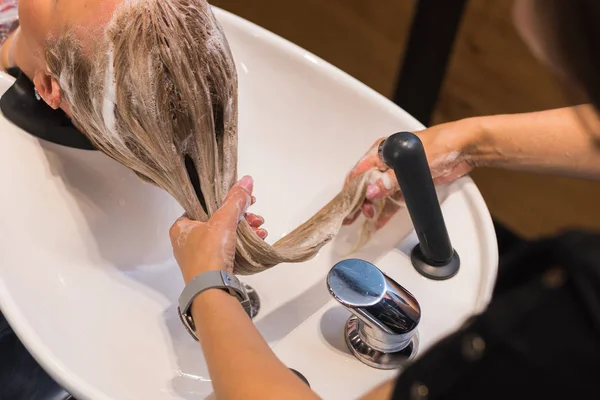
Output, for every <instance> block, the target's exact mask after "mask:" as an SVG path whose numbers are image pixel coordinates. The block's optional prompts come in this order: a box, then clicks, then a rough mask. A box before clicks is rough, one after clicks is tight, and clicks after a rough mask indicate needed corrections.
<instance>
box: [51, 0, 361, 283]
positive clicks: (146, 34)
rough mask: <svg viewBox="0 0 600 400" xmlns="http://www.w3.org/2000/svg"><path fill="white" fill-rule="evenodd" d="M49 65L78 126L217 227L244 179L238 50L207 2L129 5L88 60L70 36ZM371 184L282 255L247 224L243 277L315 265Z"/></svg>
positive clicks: (317, 219) (240, 265)
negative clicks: (215, 217)
mask: <svg viewBox="0 0 600 400" xmlns="http://www.w3.org/2000/svg"><path fill="white" fill-rule="evenodd" d="M46 59H47V62H48V65H49V68H50V71H51V73H52V74H54V75H55V77H56V78H57V79H58V81H59V82H60V84H61V89H62V91H63V97H64V98H65V99H66V101H67V103H68V105H69V107H70V111H71V114H72V116H73V121H74V123H75V124H76V126H77V127H78V128H79V129H80V130H81V131H82V132H83V133H84V134H86V136H88V137H89V138H90V140H91V141H92V142H93V143H94V144H95V145H96V146H97V148H99V149H100V150H102V151H103V152H104V153H106V154H107V155H108V156H110V157H112V158H113V159H115V160H117V161H118V162H120V163H122V164H124V165H125V166H127V167H129V168H131V169H132V170H133V171H135V172H136V173H137V174H138V175H139V176H140V177H142V178H143V179H145V180H147V181H149V182H152V183H154V184H155V185H157V186H159V187H161V188H163V189H164V190H166V191H167V192H169V193H170V194H171V195H172V196H173V197H174V198H175V199H176V200H177V201H178V202H179V203H180V204H181V206H182V207H183V208H184V209H185V211H186V213H187V215H188V216H189V217H190V218H192V219H195V220H199V221H206V220H208V219H209V218H210V216H211V215H212V214H213V213H214V212H215V211H216V210H217V209H218V208H219V206H220V205H221V204H222V202H223V199H224V198H225V195H226V194H227V192H228V191H229V189H230V188H231V186H232V185H233V184H234V183H235V182H236V180H237V128H238V126H237V124H238V109H237V104H238V98H237V95H238V94H237V73H236V68H235V64H234V62H233V57H232V55H231V51H230V49H229V45H228V43H227V40H226V38H225V36H224V34H223V31H222V29H221V27H220V25H219V24H218V22H217V21H216V19H215V17H214V15H213V13H212V10H211V8H210V6H209V5H208V4H207V3H206V1H204V0H169V1H165V0H145V1H143V2H140V1H133V0H132V1H126V2H124V3H123V4H121V5H120V6H119V7H118V8H117V10H116V11H115V13H114V16H113V18H112V21H111V23H110V24H109V25H108V26H107V28H106V32H105V35H104V37H103V38H102V40H98V41H97V42H96V43H95V45H94V48H93V49H91V50H88V51H87V52H86V53H84V51H83V49H82V48H81V46H79V44H78V42H77V40H76V38H75V35H73V34H67V35H64V36H63V37H61V38H59V39H56V40H53V41H51V43H49V46H48V51H47V54H46ZM186 163H187V164H188V166H189V165H190V163H191V164H193V167H194V168H195V170H196V171H197V172H198V183H199V187H200V189H201V193H196V191H195V189H194V182H192V178H190V176H189V175H188V172H187V171H188V170H187V169H186ZM368 175H369V174H365V175H363V176H361V177H359V178H357V179H355V180H354V181H352V182H350V184H349V185H347V186H346V187H345V188H344V189H343V191H342V192H341V193H340V194H338V195H337V196H336V197H335V198H334V199H333V200H332V201H331V202H330V203H329V204H327V205H326V206H325V207H324V208H323V209H321V210H320V211H319V212H318V213H317V214H315V215H314V216H313V217H312V218H310V219H309V220H308V221H307V222H305V223H304V224H302V225H301V226H299V227H298V228H296V229H295V230H293V231H292V232H291V233H289V234H288V235H286V236H285V237H284V238H282V239H281V240H279V241H278V242H276V243H275V244H274V245H273V246H271V245H269V244H267V243H266V242H264V241H263V240H262V239H260V238H259V237H258V236H257V235H256V234H255V233H254V232H253V230H252V229H251V227H250V226H249V225H248V223H247V222H246V221H245V220H242V221H241V222H240V224H239V226H238V242H237V248H236V258H235V266H234V271H235V272H236V273H238V274H242V275H244V274H253V273H257V272H260V271H263V270H265V269H267V268H270V267H272V266H274V265H277V264H279V263H282V262H301V261H306V260H308V259H310V258H312V257H314V256H315V255H316V253H317V252H318V251H319V249H320V248H321V247H322V246H323V245H325V244H326V243H328V242H329V241H330V240H331V239H332V238H333V237H334V235H335V234H336V233H337V232H338V231H339V229H340V227H341V225H342V222H343V220H344V219H345V218H346V217H347V216H349V215H351V214H353V213H354V212H355V211H356V210H358V208H359V207H360V205H361V204H362V202H363V200H364V196H365V191H366V186H367V183H368V181H369V176H368ZM369 230H370V229H369V228H367V229H366V230H365V232H366V234H365V237H366V236H368V232H369Z"/></svg>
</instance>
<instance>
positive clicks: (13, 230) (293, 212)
mask: <svg viewBox="0 0 600 400" xmlns="http://www.w3.org/2000/svg"><path fill="white" fill-rule="evenodd" d="M215 12H216V15H217V18H218V19H219V20H220V21H221V23H222V25H223V27H224V29H225V32H226V34H227V37H228V39H229V41H230V44H231V47H232V51H233V53H234V56H235V59H236V61H237V67H238V73H239V77H240V135H239V137H240V161H239V162H240V166H239V170H240V174H251V175H252V176H253V177H254V178H255V181H256V196H257V198H258V203H257V204H256V205H255V206H254V207H253V209H252V211H254V212H256V213H259V214H261V215H263V216H264V217H265V218H266V221H267V223H266V227H267V228H268V229H269V231H270V238H269V241H271V242H273V241H275V240H276V239H278V238H279V237H281V236H282V235H283V234H284V233H285V232H286V231H288V230H291V229H292V228H294V227H296V226H297V225H298V224H299V223H301V222H302V221H303V220H304V219H306V218H307V217H309V216H311V215H312V213H314V212H315V211H317V210H318V209H319V208H320V207H321V206H323V205H324V204H325V203H326V202H327V201H328V200H330V198H331V197H332V196H333V195H334V194H335V193H336V192H337V191H338V190H339V189H340V185H341V184H342V182H343V179H344V177H345V174H346V173H347V171H348V170H349V169H350V168H351V167H352V165H353V164H354V162H355V161H356V160H357V159H358V158H359V157H360V156H361V155H362V154H363V153H364V152H365V151H366V150H367V149H368V147H369V146H370V145H371V144H372V142H373V141H374V140H375V139H376V138H378V137H381V136H385V135H389V134H392V133H394V132H397V131H401V130H419V129H422V125H420V124H419V123H418V122H417V121H416V120H415V119H413V118H412V117H411V116H409V115H408V114H406V113H405V112H404V111H402V110H401V109H399V108H398V107H396V106H395V105H394V104H392V103H391V102H390V101H388V100H386V99H385V98H384V97H382V96H380V95H378V94H377V93H375V92H374V91H372V90H371V89H369V88H367V87H366V86H364V85H362V84H361V83H359V82H358V81H356V80H354V79H353V78H351V77H349V76H348V75H346V74H344V73H343V72H341V71H339V70H338V69H336V68H334V67H332V66H331V65H329V64H327V63H325V62H323V61H322V60H320V59H318V58H316V57H315V56H313V55H312V54H310V53H307V52H305V51H303V50H302V49H300V48H298V47H296V46H295V45H292V44H291V43H289V42H287V41H285V40H283V39H281V38H279V37H277V36H275V35H273V34H271V33H269V32H267V31H265V30H263V29H261V28H259V27H257V26H255V25H253V24H251V23H249V22H247V21H244V20H242V19H240V18H238V17H236V16H233V15H231V14H229V13H226V12H224V11H221V10H219V9H216V10H215ZM12 81H13V80H12V78H10V77H9V76H7V75H2V76H0V90H1V92H4V91H5V90H6V89H7V88H8V87H9V86H10V85H11V83H12ZM34 117H35V116H32V118H34ZM0 182H1V184H2V191H1V193H0V209H1V211H0V225H1V226H2V229H1V231H0V308H1V309H2V312H3V313H4V314H5V316H6V317H7V319H8V320H9V322H10V324H11V325H12V327H13V328H14V330H15V331H16V333H17V334H18V335H19V337H20V338H21V339H22V341H23V342H24V344H25V345H26V346H27V348H28V349H29V350H30V351H31V352H32V354H33V355H34V356H35V358H36V359H37V360H38V361H39V362H40V363H41V364H42V366H43V367H44V368H45V369H46V370H47V371H48V372H49V373H50V374H51V375H52V376H53V377H54V378H55V379H56V380H57V381H58V382H59V383H61V384H62V385H63V386H64V387H65V388H66V389H67V390H68V391H70V392H71V393H72V394H73V395H74V396H75V397H77V398H78V399H79V400H84V399H106V400H109V399H110V400H113V399H145V400H146V399H180V398H183V399H202V398H205V397H206V396H208V395H210V393H211V392H212V387H211V383H210V379H209V376H208V372H207V369H206V366H205V364H204V361H203V358H202V352H201V350H200V347H199V345H198V344H197V343H196V342H195V341H193V340H192V339H191V338H190V337H189V336H188V334H187V333H186V332H185V331H184V329H183V327H182V326H181V324H180V322H179V320H178V317H177V315H176V312H175V307H176V300H177V297H178V296H179V293H180V291H181V289H182V286H183V282H182V279H181V277H180V274H179V270H178V267H177V265H176V264H175V262H174V260H173V258H172V253H171V248H170V243H169V240H168V228H169V227H170V225H171V224H172V223H173V221H174V220H175V219H176V218H177V217H178V216H179V215H180V214H181V212H182V211H181V209H180V207H179V206H178V205H177V204H176V203H175V202H174V201H173V200H172V198H170V196H169V195H167V194H166V193H164V192H162V191H161V190H159V189H157V188H154V187H152V186H150V185H146V184H144V183H142V182H140V181H139V180H138V179H137V178H136V177H135V176H134V174H133V173H132V172H130V171H129V170H127V169H125V168H124V167H122V166H121V165H119V164H117V163H115V162H114V161H112V160H110V159H109V158H107V157H106V156H104V155H102V154H101V153H99V152H90V151H85V150H77V149H72V148H66V147H62V146H59V145H55V144H52V143H47V142H44V141H41V140H38V139H36V138H34V137H32V136H30V135H29V134H27V133H25V132H23V131H21V130H20V129H18V128H16V127H15V126H14V125H13V124H12V123H10V122H8V121H7V120H5V119H3V118H0ZM440 193H441V195H442V197H443V198H444V201H443V212H444V214H445V216H446V221H447V224H448V229H449V232H450V236H451V239H452V241H453V244H454V246H455V248H456V249H457V251H458V252H459V254H460V257H461V259H462V267H461V270H460V271H459V273H458V275H457V276H456V277H454V278H453V279H451V280H448V281H443V282H435V281H430V280H427V279H425V278H423V277H422V276H420V275H419V274H418V273H417V272H416V271H415V270H414V269H413V268H412V266H411V265H410V260H409V257H408V256H407V253H408V252H409V251H410V249H411V248H412V246H413V245H414V244H415V243H416V237H415V235H414V233H413V232H412V226H411V223H410V220H409V218H408V216H407V214H406V213H405V212H404V213H400V214H399V215H398V216H397V217H396V218H395V219H394V220H393V222H392V223H390V225H389V226H388V227H387V228H386V229H384V230H383V231H382V232H380V233H379V234H378V235H377V236H376V237H375V238H374V240H373V242H372V243H371V244H369V246H367V247H366V248H365V249H363V250H362V251H361V252H360V253H359V254H355V255H353V257H364V258H366V259H369V260H371V261H374V262H375V263H376V264H377V265H378V266H379V267H380V268H381V269H382V270H384V271H385V272H386V273H388V274H389V275H390V276H391V277H393V278H394V279H396V280H397V281H398V282H399V283H400V284H401V285H403V286H405V287H406V288H407V289H408V290H409V291H411V292H412V293H413V294H414V295H415V296H416V297H417V299H418V300H419V301H420V303H421V306H422V312H423V318H422V322H421V325H420V327H419V331H420V342H421V351H422V350H424V349H426V348H427V347H428V346H430V345H431V344H432V343H433V342H434V341H435V340H437V339H439V338H440V337H441V336H443V335H445V334H447V333H448V332H450V331H452V330H454V329H455V328H456V327H457V326H458V325H460V324H461V323H462V322H463V321H464V319H465V318H467V317H468V316H470V315H472V314H473V313H475V312H478V311H480V310H482V308H484V307H485V306H486V304H487V302H488V300H489V297H490V294H491V289H492V286H493V283H494V279H495V275H496V266H497V248H496V241H495V235H494V230H493V226H492V222H491V218H490V216H489V213H488V211H487V208H486V206H485V204H484V202H483V200H482V198H481V195H480V194H479V192H478V190H477V188H476V187H475V185H474V184H473V182H472V181H471V180H470V178H468V177H466V178H463V179H461V180H460V181H458V182H456V183H454V184H452V185H450V186H448V187H445V188H442V189H440ZM357 225H358V224H357ZM355 230H356V227H353V228H350V229H347V230H346V231H345V232H344V233H343V234H342V236H340V237H339V238H338V239H337V240H336V241H335V242H334V243H332V244H330V245H328V246H326V247H325V248H324V249H323V250H322V251H321V253H320V254H319V255H318V256H317V257H316V258H315V259H314V260H312V261H310V262H306V263H303V264H295V265H280V266H278V267H276V268H274V269H272V270H270V271H267V272H265V273H262V274H259V275H256V276H252V277H246V278H244V280H245V282H247V283H249V284H251V285H252V286H253V287H254V288H255V289H256V290H257V292H258V293H259V295H260V298H261V303H262V308H261V311H260V314H259V316H258V318H257V319H256V325H257V326H258V328H259V329H260V330H261V332H262V334H263V335H264V336H265V338H266V339H267V340H268V341H269V343H270V344H271V345H272V346H273V348H274V350H275V351H276V352H277V354H278V355H279V356H280V357H281V358H282V359H283V360H284V362H285V363H286V364H287V365H288V366H289V367H291V368H294V369H297V370H298V371H300V372H301V373H303V374H304V375H305V376H306V377H307V378H308V380H309V381H310V383H311V385H312V387H313V388H314V389H315V390H316V391H317V392H318V393H319V394H320V395H322V396H323V397H325V398H327V399H339V398H355V397H357V396H359V395H360V394H361V393H364V392H365V391H367V390H368V389H369V388H371V387H373V386H374V385H376V384H377V383H379V382H381V381H383V380H385V379H387V378H388V377H390V376H392V375H393V372H384V371H380V370H375V369H372V368H369V367H367V366H365V365H363V364H361V363H360V362H359V361H358V360H356V359H355V358H353V357H352V356H351V355H349V353H348V351H347V350H346V348H345V345H344V343H343V336H342V331H343V324H344V322H345V319H346V318H347V316H348V313H347V312H346V311H345V310H344V309H343V308H341V306H339V305H337V303H336V302H335V301H333V300H332V299H331V297H330V296H329V294H328V293H327V290H326V286H325V277H326V274H327V272H328V270H329V269H330V268H331V266H332V265H333V264H334V263H335V262H336V261H338V260H340V259H341V258H343V257H344V249H345V248H347V246H348V238H347V236H348V235H352V234H353V233H355ZM241 334H242V333H241Z"/></svg>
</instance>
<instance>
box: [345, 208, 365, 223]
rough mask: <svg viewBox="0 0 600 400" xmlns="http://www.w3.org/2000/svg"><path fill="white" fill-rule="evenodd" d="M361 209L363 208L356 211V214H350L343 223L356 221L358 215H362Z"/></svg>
mask: <svg viewBox="0 0 600 400" xmlns="http://www.w3.org/2000/svg"><path fill="white" fill-rule="evenodd" d="M361 211H362V209H360V208H359V209H358V210H356V211H355V212H354V214H350V215H349V216H348V217H346V219H345V220H344V222H342V225H351V224H352V223H354V221H356V220H357V219H358V217H360V213H361Z"/></svg>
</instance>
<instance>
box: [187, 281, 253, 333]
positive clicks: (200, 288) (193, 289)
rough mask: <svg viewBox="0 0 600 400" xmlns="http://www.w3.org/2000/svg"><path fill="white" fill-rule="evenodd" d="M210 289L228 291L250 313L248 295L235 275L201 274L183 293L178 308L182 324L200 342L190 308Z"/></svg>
mask: <svg viewBox="0 0 600 400" xmlns="http://www.w3.org/2000/svg"><path fill="white" fill-rule="evenodd" d="M209 289H223V290H226V291H228V292H229V294H231V295H232V296H235V297H236V298H237V299H238V301H239V302H240V303H241V304H242V306H243V307H244V309H246V312H249V307H250V304H249V303H250V302H249V299H248V295H247V294H246V290H245V288H244V286H243V285H242V283H241V282H240V281H239V280H238V279H237V277H236V276H235V275H233V274H230V273H228V272H227V271H207V272H203V273H201V274H199V275H198V276H196V277H195V278H194V279H192V280H191V281H189V282H188V284H187V285H186V286H185V288H184V289H183V291H182V292H181V296H179V307H178V308H177V310H178V313H179V317H180V319H181V322H182V323H183V325H184V327H185V328H186V329H187V331H188V332H189V334H190V335H192V337H194V339H196V340H198V337H197V335H196V327H195V324H194V320H193V318H192V316H191V313H190V308H191V306H192V303H193V302H194V299H195V298H196V297H197V296H198V295H199V294H201V293H203V292H205V291H207V290H209Z"/></svg>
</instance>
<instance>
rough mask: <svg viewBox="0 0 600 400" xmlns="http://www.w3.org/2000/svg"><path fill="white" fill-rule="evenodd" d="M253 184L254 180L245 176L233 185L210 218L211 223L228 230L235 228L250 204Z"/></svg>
mask: <svg viewBox="0 0 600 400" xmlns="http://www.w3.org/2000/svg"><path fill="white" fill-rule="evenodd" d="M253 186H254V182H253V181H252V178H251V177H249V176H245V177H243V178H242V179H240V180H239V181H238V183H236V184H235V185H233V187H232V188H231V189H230V190H229V193H227V196H226V197H225V201H224V202H223V204H222V205H221V207H220V208H219V209H218V210H217V211H216V212H215V213H214V214H213V216H212V217H211V218H210V223H211V224H212V225H213V226H216V225H218V226H219V227H222V228H224V229H226V230H235V228H236V227H237V224H238V222H239V221H240V219H241V218H242V217H243V216H244V214H245V213H246V210H247V209H248V207H249V206H250V202H251V201H252V199H251V196H252V189H253Z"/></svg>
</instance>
